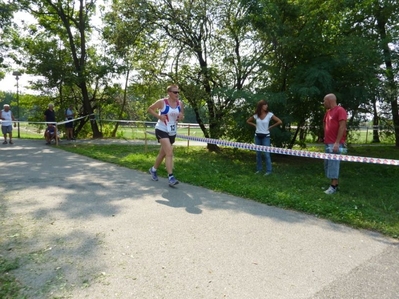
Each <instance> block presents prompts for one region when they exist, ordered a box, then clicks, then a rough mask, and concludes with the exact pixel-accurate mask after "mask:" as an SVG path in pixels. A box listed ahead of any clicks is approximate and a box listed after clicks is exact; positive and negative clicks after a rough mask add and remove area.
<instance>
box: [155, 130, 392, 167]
mask: <svg viewBox="0 0 399 299" xmlns="http://www.w3.org/2000/svg"><path fill="white" fill-rule="evenodd" d="M147 133H149V134H152V135H155V133H153V132H147ZM176 137H177V138H181V139H187V140H192V141H198V142H204V143H209V144H217V145H221V146H231V147H234V148H241V149H247V150H252V151H261V152H269V153H272V154H280V155H289V156H297V157H305V158H315V159H323V160H340V161H347V162H359V163H369V164H384V165H393V166H399V160H393V159H385V158H372V157H361V156H351V155H340V154H328V153H320V152H308V151H304V150H293V149H286V148H279V147H273V146H264V145H256V144H251V143H241V142H234V141H225V140H219V139H212V138H200V137H192V136H185V135H179V134H177V135H176Z"/></svg>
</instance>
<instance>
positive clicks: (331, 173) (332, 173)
mask: <svg viewBox="0 0 399 299" xmlns="http://www.w3.org/2000/svg"><path fill="white" fill-rule="evenodd" d="M333 147H334V144H326V145H325V152H326V153H328V154H336V153H333V151H332V148H333ZM343 147H344V145H343V144H340V145H339V152H340V151H342V148H343ZM339 166H340V161H339V160H324V172H325V175H326V177H327V178H328V179H334V180H338V178H339Z"/></svg>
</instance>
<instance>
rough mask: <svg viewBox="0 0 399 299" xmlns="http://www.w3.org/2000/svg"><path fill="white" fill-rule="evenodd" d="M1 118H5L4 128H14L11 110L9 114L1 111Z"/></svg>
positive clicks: (3, 121)
mask: <svg viewBox="0 0 399 299" xmlns="http://www.w3.org/2000/svg"><path fill="white" fill-rule="evenodd" d="M1 118H4V119H3V120H2V123H1V125H2V126H5V127H8V126H12V117H11V110H8V111H7V112H5V111H4V110H1Z"/></svg>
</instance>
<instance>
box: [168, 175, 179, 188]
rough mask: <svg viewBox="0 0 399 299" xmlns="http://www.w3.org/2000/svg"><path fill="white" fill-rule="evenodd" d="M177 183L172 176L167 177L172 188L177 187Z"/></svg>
mask: <svg viewBox="0 0 399 299" xmlns="http://www.w3.org/2000/svg"><path fill="white" fill-rule="evenodd" d="M178 183H179V181H178V180H176V178H175V177H174V176H171V177H169V186H174V185H177V184H178Z"/></svg>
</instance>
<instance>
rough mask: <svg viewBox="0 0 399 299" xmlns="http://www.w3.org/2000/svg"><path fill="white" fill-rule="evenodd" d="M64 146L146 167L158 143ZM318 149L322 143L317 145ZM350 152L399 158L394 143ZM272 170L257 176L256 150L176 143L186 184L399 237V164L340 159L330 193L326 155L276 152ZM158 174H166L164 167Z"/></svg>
mask: <svg viewBox="0 0 399 299" xmlns="http://www.w3.org/2000/svg"><path fill="white" fill-rule="evenodd" d="M61 148H62V149H64V150H66V151H70V152H74V153H78V154H82V155H86V156H89V157H92V158H95V159H98V160H102V161H106V162H111V163H115V164H118V165H121V166H124V167H128V168H131V169H136V170H140V171H143V172H147V171H148V168H149V167H150V166H151V165H152V164H153V162H154V160H155V157H156V155H157V153H158V150H159V147H158V146H148V150H147V152H145V148H144V146H143V145H101V146H100V145H76V146H74V145H62V146H61ZM313 150H319V151H320V148H314V149H313ZM349 151H350V154H351V155H355V156H368V157H380V158H390V159H399V149H397V148H395V147H393V146H359V147H353V148H350V149H349ZM272 160H273V174H272V175H270V176H267V177H266V176H263V175H255V174H254V172H255V152H253V151H246V150H239V149H233V148H223V149H222V151H221V152H220V153H210V152H208V151H207V150H206V149H205V148H204V147H193V146H192V147H190V149H189V150H188V149H187V148H185V147H182V146H180V147H179V146H178V147H175V160H174V161H175V175H176V177H177V178H178V179H179V180H180V181H182V182H184V183H187V184H191V185H195V186H201V187H205V188H208V189H212V190H215V191H219V192H223V193H228V194H232V195H235V196H239V197H243V198H247V199H251V200H254V201H258V202H261V203H264V204H268V205H272V206H276V207H281V208H285V209H292V210H296V211H300V212H304V213H308V214H311V215H315V216H317V217H320V218H325V219H329V220H332V221H334V222H336V223H343V224H347V225H349V226H352V227H354V228H363V229H369V230H373V231H378V232H380V233H382V234H385V235H387V236H390V237H394V238H399V201H398V193H399V192H398V191H399V187H398V179H399V167H397V166H388V165H377V164H362V163H354V162H341V178H340V191H339V192H338V193H337V194H334V195H326V194H324V193H323V190H324V189H326V188H327V187H328V184H329V180H328V179H327V178H325V176H324V169H323V160H320V159H309V158H301V157H293V156H285V155H276V154H274V155H272ZM158 175H159V176H164V177H166V175H167V174H166V171H165V169H164V167H163V166H162V167H161V168H160V169H159V171H158Z"/></svg>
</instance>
